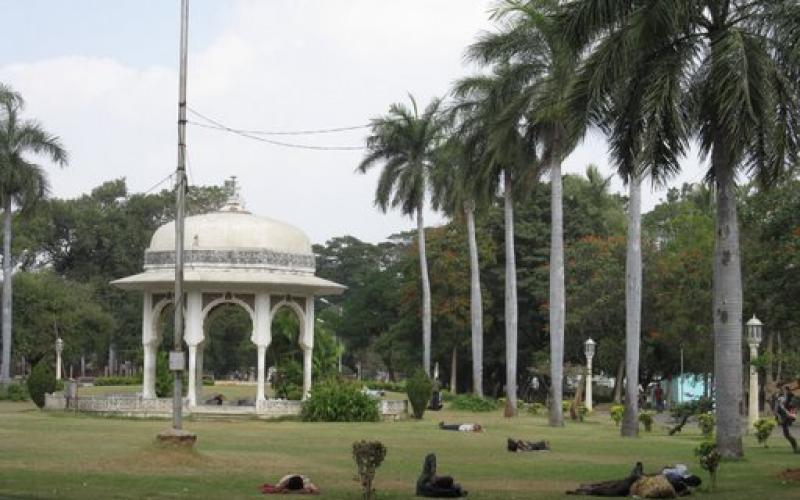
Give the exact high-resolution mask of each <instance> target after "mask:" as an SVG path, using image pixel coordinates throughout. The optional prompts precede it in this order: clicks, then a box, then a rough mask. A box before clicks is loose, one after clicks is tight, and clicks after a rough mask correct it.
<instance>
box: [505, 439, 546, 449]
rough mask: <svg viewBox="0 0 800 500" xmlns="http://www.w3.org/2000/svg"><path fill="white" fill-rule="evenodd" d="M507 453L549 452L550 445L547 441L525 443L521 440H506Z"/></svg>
mask: <svg viewBox="0 0 800 500" xmlns="http://www.w3.org/2000/svg"><path fill="white" fill-rule="evenodd" d="M507 447H508V451H515V452H520V451H550V443H549V442H547V441H544V440H542V441H525V440H523V439H512V438H508V445H507Z"/></svg>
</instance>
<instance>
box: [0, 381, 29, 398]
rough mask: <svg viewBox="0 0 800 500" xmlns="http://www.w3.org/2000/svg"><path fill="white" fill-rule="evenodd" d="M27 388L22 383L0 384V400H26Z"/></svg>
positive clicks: (27, 396)
mask: <svg viewBox="0 0 800 500" xmlns="http://www.w3.org/2000/svg"><path fill="white" fill-rule="evenodd" d="M28 399H30V396H29V395H28V388H27V387H25V386H24V385H22V384H8V385H0V401H27V400H28Z"/></svg>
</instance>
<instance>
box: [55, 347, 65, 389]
mask: <svg viewBox="0 0 800 500" xmlns="http://www.w3.org/2000/svg"><path fill="white" fill-rule="evenodd" d="M63 350H64V341H63V340H61V337H58V338H56V380H61V351H63Z"/></svg>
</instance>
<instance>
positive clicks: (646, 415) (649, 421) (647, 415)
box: [639, 411, 653, 432]
mask: <svg viewBox="0 0 800 500" xmlns="http://www.w3.org/2000/svg"><path fill="white" fill-rule="evenodd" d="M639 422H641V423H642V425H644V430H645V432H652V431H653V412H649V411H643V412H642V413H640V414H639Z"/></svg>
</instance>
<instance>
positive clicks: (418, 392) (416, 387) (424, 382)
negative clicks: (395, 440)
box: [406, 370, 433, 419]
mask: <svg viewBox="0 0 800 500" xmlns="http://www.w3.org/2000/svg"><path fill="white" fill-rule="evenodd" d="M406 393H407V394H408V402H409V403H411V410H412V412H413V413H414V418H418V419H420V418H422V415H424V414H425V409H426V408H427V407H428V402H429V401H430V400H431V394H432V393H433V382H431V379H430V378H428V375H427V374H426V373H425V372H424V371H422V370H417V371H416V372H414V375H412V376H411V378H409V379H408V380H406Z"/></svg>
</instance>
